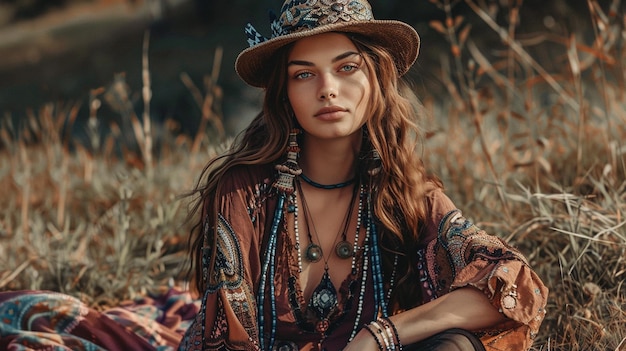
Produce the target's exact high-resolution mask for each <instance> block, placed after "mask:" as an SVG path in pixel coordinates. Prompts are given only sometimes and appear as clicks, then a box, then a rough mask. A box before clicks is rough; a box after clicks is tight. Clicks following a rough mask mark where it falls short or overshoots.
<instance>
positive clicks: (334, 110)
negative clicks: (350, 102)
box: [315, 106, 347, 117]
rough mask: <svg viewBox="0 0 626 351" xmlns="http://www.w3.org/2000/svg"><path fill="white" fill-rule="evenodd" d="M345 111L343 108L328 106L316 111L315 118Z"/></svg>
mask: <svg viewBox="0 0 626 351" xmlns="http://www.w3.org/2000/svg"><path fill="white" fill-rule="evenodd" d="M346 111H347V110H346V109H345V108H342V107H339V106H328V107H323V108H321V109H320V110H319V111H317V112H316V113H315V117H320V116H323V115H330V114H333V113H337V112H346Z"/></svg>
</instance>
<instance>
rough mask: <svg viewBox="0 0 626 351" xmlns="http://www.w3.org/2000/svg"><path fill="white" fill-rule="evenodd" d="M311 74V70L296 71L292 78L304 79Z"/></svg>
mask: <svg viewBox="0 0 626 351" xmlns="http://www.w3.org/2000/svg"><path fill="white" fill-rule="evenodd" d="M312 75H313V74H312V73H311V72H302V73H298V74H296V75H295V76H294V79H306V78H309V77H311V76H312Z"/></svg>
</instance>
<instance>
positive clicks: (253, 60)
mask: <svg viewBox="0 0 626 351" xmlns="http://www.w3.org/2000/svg"><path fill="white" fill-rule="evenodd" d="M328 32H340V33H355V34H360V35H363V36H365V37H367V38H369V39H370V40H372V41H373V42H374V43H377V44H379V45H382V46H384V47H385V48H387V50H388V51H389V53H390V54H391V55H392V56H393V57H394V59H395V63H396V67H397V69H398V74H399V75H400V76H402V75H404V74H405V73H406V72H408V70H409V69H410V68H411V66H412V65H413V64H414V63H415V60H417V56H418V54H419V47H420V37H419V35H418V34H417V32H416V31H415V29H413V27H411V26H410V25H408V24H406V23H404V22H400V21H395V20H363V21H349V22H337V23H333V24H326V25H321V26H319V27H316V28H312V29H307V30H303V31H298V32H294V33H291V34H286V35H281V36H277V37H275V38H272V39H269V40H266V41H263V42H261V43H260V44H256V45H254V46H252V47H249V48H247V49H245V50H243V51H242V52H241V53H240V54H239V56H237V60H236V61H235V70H236V71H237V74H238V75H239V77H241V79H243V80H244V81H245V82H246V83H248V84H249V85H251V86H254V87H259V88H264V87H266V84H267V81H268V77H269V74H270V72H271V67H272V66H273V60H272V58H273V55H274V53H275V52H276V50H278V49H279V48H281V47H283V46H285V45H288V44H290V43H292V42H294V41H297V40H298V39H302V38H305V37H310V36H313V35H317V34H322V33H328Z"/></svg>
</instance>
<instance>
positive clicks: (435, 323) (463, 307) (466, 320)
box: [390, 287, 506, 345]
mask: <svg viewBox="0 0 626 351" xmlns="http://www.w3.org/2000/svg"><path fill="white" fill-rule="evenodd" d="M390 320H391V321H392V322H393V323H394V324H395V326H396V328H397V330H398V335H399V337H400V340H401V341H402V343H403V344H404V345H408V344H413V343H416V342H418V341H421V340H424V339H426V338H428V337H430V336H432V335H435V334H437V333H440V332H442V331H444V330H447V329H451V328H461V329H466V330H469V331H473V330H479V329H482V328H487V327H490V326H492V325H495V324H497V323H500V322H503V321H505V320H506V317H505V316H504V315H503V314H501V313H500V312H499V311H498V310H497V309H496V308H495V307H494V306H493V305H491V303H490V302H489V300H488V299H487V297H486V296H485V295H484V294H483V293H482V292H480V291H479V290H478V289H475V288H472V287H465V288H460V289H457V290H454V291H452V292H450V293H448V294H446V295H443V296H441V297H440V298H438V299H436V300H434V301H431V302H428V303H426V304H424V305H421V306H418V307H416V308H413V309H410V310H407V311H405V312H402V313H399V314H397V315H394V316H392V317H390Z"/></svg>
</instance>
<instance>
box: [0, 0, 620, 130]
mask: <svg viewBox="0 0 626 351" xmlns="http://www.w3.org/2000/svg"><path fill="white" fill-rule="evenodd" d="M370 2H371V4H372V7H373V9H374V14H375V15H376V17H377V18H379V19H387V18H394V19H400V20H402V21H405V22H407V23H410V24H411V25H413V26H414V27H415V28H417V30H418V32H419V33H420V35H421V36H422V41H423V44H422V53H421V56H420V58H419V62H418V64H417V65H416V67H415V68H414V69H413V72H412V80H413V81H415V82H417V85H418V86H420V87H422V88H424V89H423V90H422V91H427V92H429V93H432V92H437V91H438V90H437V89H442V88H443V86H442V85H441V84H440V82H439V79H438V78H437V76H436V73H435V71H434V69H433V68H434V67H437V66H439V64H438V61H439V59H440V56H441V55H443V54H444V52H447V51H449V45H448V43H446V41H445V39H444V38H443V36H442V35H441V34H440V33H437V32H436V31H434V30H433V29H432V28H431V27H430V26H429V22H430V21H433V20H442V19H443V18H444V16H445V13H444V12H443V11H441V10H440V9H439V8H437V7H436V6H435V4H434V3H433V2H431V1H427V0H422V1H406V0H372V1H370ZM483 2H484V1H483ZM487 2H488V3H489V2H492V3H496V2H497V1H493V0H490V1H487ZM499 2H502V3H503V4H504V3H508V2H510V1H508V0H504V1H502V0H501V1H499ZM513 2H515V1H513ZM519 2H520V3H521V1H519ZM607 2H608V1H607ZM452 3H454V1H452ZM487 5H489V4H487ZM280 6H281V1H280V0H230V1H223V0H219V1H218V0H1V1H0V113H2V114H4V116H5V118H7V116H9V115H10V116H12V117H13V118H15V119H21V118H20V117H21V116H24V115H26V114H27V113H28V110H29V109H34V110H37V109H38V108H39V107H40V106H42V105H43V104H46V103H59V102H64V103H76V102H79V103H80V102H84V103H81V104H80V109H81V113H79V114H78V117H77V121H76V125H77V126H78V128H77V130H78V131H80V129H81V128H80V125H81V123H83V122H84V120H85V119H86V118H87V116H88V115H89V113H88V112H87V110H88V108H89V104H88V103H87V102H88V99H89V94H90V92H91V93H93V91H97V89H104V91H106V89H109V88H111V87H112V86H114V85H115V84H116V83H120V82H122V81H123V82H124V83H125V84H127V88H128V90H129V93H130V94H131V96H130V99H131V101H133V104H135V105H136V104H141V99H140V96H139V95H136V94H137V93H135V95H132V92H140V91H141V86H142V78H141V69H142V45H143V41H144V35H145V32H146V30H149V33H150V37H149V65H150V74H151V78H152V90H153V98H152V101H151V118H152V119H153V120H154V121H156V122H162V121H164V120H167V119H170V120H174V121H177V122H178V123H179V124H180V130H181V132H184V133H191V134H193V133H194V132H195V130H196V129H197V126H198V123H199V121H200V119H201V117H200V115H201V111H200V109H199V108H198V106H197V104H195V103H194V101H193V97H192V94H191V93H190V90H189V86H190V82H189V81H187V83H185V81H184V79H189V80H191V82H194V84H195V85H197V86H202V85H203V79H204V77H205V76H206V75H209V74H212V75H214V77H215V78H217V82H214V83H216V84H219V85H220V87H221V89H223V92H224V94H223V101H222V104H221V108H222V109H223V111H222V114H223V118H224V124H225V128H226V130H227V132H229V133H233V132H236V131H238V130H239V129H241V128H242V127H243V125H245V123H246V122H247V121H248V120H249V119H250V118H251V116H252V115H253V114H254V113H255V112H256V111H257V109H258V106H259V105H258V103H259V99H260V91H259V90H258V89H250V88H247V87H245V86H244V85H243V83H242V82H241V81H240V80H239V79H238V77H237V76H236V74H235V72H234V69H233V62H234V60H235V58H236V55H237V53H238V52H239V51H241V50H242V49H244V48H245V47H246V45H247V44H246V41H245V36H244V34H243V28H244V25H245V24H246V23H247V22H251V23H252V24H253V25H254V26H255V27H256V28H257V29H258V30H259V31H260V32H261V33H263V34H265V35H268V34H269V23H268V19H267V15H266V14H267V12H268V10H269V9H273V10H274V11H276V12H279V9H280ZM520 9H521V11H523V13H522V14H521V18H523V20H522V21H520V22H521V23H523V27H521V28H518V30H519V32H521V33H524V32H525V33H533V32H540V31H545V30H550V31H557V32H562V33H569V32H572V31H573V30H572V29H576V28H579V27H580V26H588V23H589V20H588V18H589V14H588V6H587V4H586V2H585V1H573V0H570V1H566V0H551V1H542V0H526V1H524V6H522V7H520ZM452 10H453V12H454V13H455V14H461V15H466V16H467V21H469V22H470V23H473V25H474V28H473V32H474V33H481V28H480V27H483V28H484V30H482V33H484V37H482V38H479V39H482V40H484V41H485V42H489V41H496V42H498V41H499V39H498V37H497V36H496V34H495V32H493V31H492V30H490V29H488V28H486V26H485V25H484V23H482V21H480V20H478V19H477V17H476V15H473V13H472V12H471V11H469V10H468V8H467V6H464V4H463V3H460V4H456V6H454V7H453V9H452ZM576 32H577V33H584V32H583V31H580V30H577V31H576ZM591 34H592V33H591V32H590V35H591ZM474 40H476V35H474ZM220 49H221V50H223V51H221V53H222V55H221V56H220V55H219V54H220V52H219V51H218V50H220ZM216 51H218V52H217V54H218V55H217V56H216ZM546 54H547V55H548V56H549V52H546ZM216 57H217V58H216ZM552 59H553V58H551V57H545V60H544V63H546V64H550V62H552ZM216 60H218V62H216ZM214 66H216V68H217V72H215V68H214ZM216 73H218V74H219V76H215V74H216ZM181 75H184V76H186V78H182V77H181ZM114 110H115V107H114V106H111V104H108V105H104V106H103V107H102V108H101V109H100V111H99V112H98V113H99V118H100V119H104V120H106V119H108V118H115V117H116V116H118V115H119V111H114ZM104 125H106V123H104Z"/></svg>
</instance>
